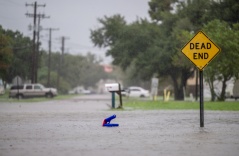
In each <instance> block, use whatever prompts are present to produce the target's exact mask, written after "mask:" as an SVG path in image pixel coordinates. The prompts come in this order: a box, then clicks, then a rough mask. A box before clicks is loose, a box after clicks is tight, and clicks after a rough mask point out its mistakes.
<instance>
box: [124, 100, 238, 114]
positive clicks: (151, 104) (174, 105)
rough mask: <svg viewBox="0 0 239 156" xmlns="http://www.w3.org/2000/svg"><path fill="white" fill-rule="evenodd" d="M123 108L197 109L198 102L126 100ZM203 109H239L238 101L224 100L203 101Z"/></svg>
mask: <svg viewBox="0 0 239 156" xmlns="http://www.w3.org/2000/svg"><path fill="white" fill-rule="evenodd" d="M123 105H124V107H125V108H131V109H139V110H198V109H199V102H189V101H169V102H164V101H137V100H128V101H126V102H125V103H124V104H123ZM204 109H205V110H220V111H239V101H226V102H208V101H205V102H204Z"/></svg>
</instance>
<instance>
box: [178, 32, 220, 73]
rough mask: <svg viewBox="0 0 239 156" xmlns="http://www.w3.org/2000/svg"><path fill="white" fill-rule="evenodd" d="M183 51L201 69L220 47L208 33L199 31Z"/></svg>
mask: <svg viewBox="0 0 239 156" xmlns="http://www.w3.org/2000/svg"><path fill="white" fill-rule="evenodd" d="M182 52H183V54H184V55H186V56H187V57H188V58H189V60H191V61H192V63H193V64H195V65H196V66H197V67H198V68H199V69H200V70H203V68H204V67H205V66H206V65H207V64H208V63H209V62H210V61H211V60H212V59H213V58H214V57H215V56H216V55H217V54H218V53H219V52H220V48H219V47H218V46H217V45H216V44H215V43H213V42H212V40H210V39H209V38H208V37H207V36H206V34H204V33H203V32H202V31H199V32H198V33H197V34H196V35H195V36H194V37H193V38H192V39H191V40H190V41H189V42H188V43H187V44H186V45H185V46H184V47H183V48H182Z"/></svg>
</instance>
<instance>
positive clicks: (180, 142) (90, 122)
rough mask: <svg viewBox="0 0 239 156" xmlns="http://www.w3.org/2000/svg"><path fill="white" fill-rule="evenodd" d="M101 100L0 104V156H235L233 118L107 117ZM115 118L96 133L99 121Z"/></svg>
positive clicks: (212, 114) (173, 114) (237, 129)
mask: <svg viewBox="0 0 239 156" xmlns="http://www.w3.org/2000/svg"><path fill="white" fill-rule="evenodd" d="M106 103H110V101H109V102H106V101H104V100H99V101H90V100H87V101H81V100H69V101H58V102H56V101H51V102H43V103H34V104H33V103H11V102H8V103H4V104H3V103H2V104H0V155H1V156H13V155H18V156H27V155H31V156H42V155H48V156H65V155H67V156H79V155H80V156H81V155H86V156H89V155H104V156H112V155H114V156H115V155H116V156H117V155H118V156H122V155H124V156H127V155H129V156H132V155H133V156H141V155H149V156H152V155H157V156H158V155H164V156H191V155H195V156H202V155H208V156H209V155H210V156H225V155H227V156H238V153H239V112H221V111H205V127H204V128H200V124H199V111H164V110H160V111H110V110H109V108H108V107H107V105H106ZM112 114H116V115H117V118H116V119H114V120H113V121H112V123H118V124H119V127H112V128H107V127H102V126H101V124H102V121H103V119H104V118H106V117H108V116H110V115H112Z"/></svg>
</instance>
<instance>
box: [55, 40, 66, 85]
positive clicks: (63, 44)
mask: <svg viewBox="0 0 239 156" xmlns="http://www.w3.org/2000/svg"><path fill="white" fill-rule="evenodd" d="M66 39H69V38H67V37H65V36H62V37H61V56H60V62H59V65H58V74H57V89H59V86H60V76H62V71H63V69H62V68H63V64H64V51H65V40H66Z"/></svg>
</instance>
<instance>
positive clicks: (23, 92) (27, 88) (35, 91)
mask: <svg viewBox="0 0 239 156" xmlns="http://www.w3.org/2000/svg"><path fill="white" fill-rule="evenodd" d="M54 96H57V89H55V88H46V87H44V86H43V85H42V84H23V85H13V86H11V88H10V92H9V98H19V99H21V98H29V97H47V98H52V97H54Z"/></svg>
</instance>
